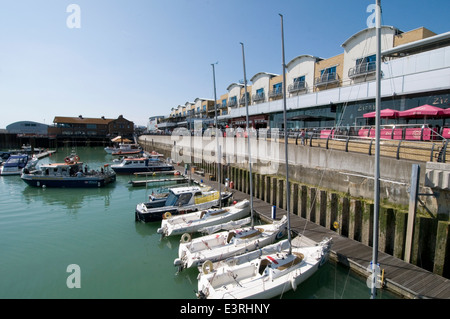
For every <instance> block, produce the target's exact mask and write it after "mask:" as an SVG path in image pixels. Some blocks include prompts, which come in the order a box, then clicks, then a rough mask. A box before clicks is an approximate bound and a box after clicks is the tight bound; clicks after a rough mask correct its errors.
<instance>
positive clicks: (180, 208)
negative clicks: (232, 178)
mask: <svg viewBox="0 0 450 319" xmlns="http://www.w3.org/2000/svg"><path fill="white" fill-rule="evenodd" d="M231 196H232V193H231V192H222V193H221V194H220V200H221V201H222V203H226V202H227V201H228V200H229V199H230V198H231ZM214 206H219V192H218V191H216V190H211V189H210V188H208V187H207V188H206V189H205V188H204V187H200V186H188V187H174V188H171V189H169V192H168V195H167V196H164V197H162V198H155V199H152V200H150V201H149V202H145V203H139V204H137V205H136V210H135V220H136V221H142V222H155V221H161V220H162V219H163V215H164V214H166V213H169V214H170V215H179V214H186V213H191V212H196V211H199V210H204V209H208V208H211V207H214Z"/></svg>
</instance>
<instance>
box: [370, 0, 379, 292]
mask: <svg viewBox="0 0 450 319" xmlns="http://www.w3.org/2000/svg"><path fill="white" fill-rule="evenodd" d="M380 1H381V0H376V9H375V10H376V18H375V19H376V43H377V44H376V61H375V63H376V96H375V172H374V211H373V245H372V247H373V251H372V285H371V286H372V287H371V299H375V298H376V295H377V281H378V278H377V277H378V276H377V274H378V272H376V271H375V269H377V267H378V266H377V265H378V232H379V229H378V228H379V211H380V206H379V205H380V104H381V97H380V96H381V5H380Z"/></svg>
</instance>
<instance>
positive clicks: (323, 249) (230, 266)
mask: <svg viewBox="0 0 450 319" xmlns="http://www.w3.org/2000/svg"><path fill="white" fill-rule="evenodd" d="M282 247H284V249H282ZM289 247H290V243H289V242H288V240H284V241H281V242H278V243H276V244H274V245H270V246H267V248H263V249H262V250H256V251H253V252H250V253H247V254H243V255H240V256H238V257H232V258H229V259H226V260H225V261H221V262H219V263H221V266H219V267H215V266H214V264H213V263H212V262H211V261H205V262H204V263H203V265H202V271H201V272H200V273H199V276H198V292H197V297H198V298H199V299H250V298H258V299H269V298H273V297H276V296H279V295H281V294H283V293H285V292H286V291H289V290H291V289H293V290H295V289H296V288H297V286H298V285H300V284H301V283H302V282H304V281H305V280H307V279H308V278H309V277H311V275H313V274H314V273H315V272H316V271H317V270H318V269H319V267H321V266H322V265H324V263H325V262H326V261H327V259H328V256H329V251H330V249H331V238H325V239H324V240H323V241H321V242H320V243H319V244H317V245H313V246H306V247H293V248H291V251H289V250H290V249H289ZM264 252H269V253H264Z"/></svg>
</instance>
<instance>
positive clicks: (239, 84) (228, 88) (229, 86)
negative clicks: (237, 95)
mask: <svg viewBox="0 0 450 319" xmlns="http://www.w3.org/2000/svg"><path fill="white" fill-rule="evenodd" d="M233 85H238V86H241V87H242V86H244V84H241V83H236V82H234V83H231V84H230V85H228V87H227V91H229V90H230V88H231V87H232V86H233Z"/></svg>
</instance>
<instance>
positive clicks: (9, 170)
mask: <svg viewBox="0 0 450 319" xmlns="http://www.w3.org/2000/svg"><path fill="white" fill-rule="evenodd" d="M37 161H38V159H37V158H36V157H30V156H28V155H27V154H19V155H11V156H10V157H8V159H7V160H6V162H4V163H3V165H2V166H1V167H0V175H20V174H22V170H23V169H24V168H25V167H30V166H33V165H35V164H36V163H37Z"/></svg>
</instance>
